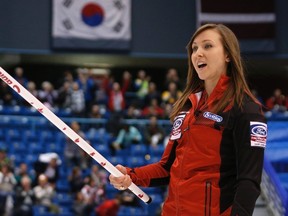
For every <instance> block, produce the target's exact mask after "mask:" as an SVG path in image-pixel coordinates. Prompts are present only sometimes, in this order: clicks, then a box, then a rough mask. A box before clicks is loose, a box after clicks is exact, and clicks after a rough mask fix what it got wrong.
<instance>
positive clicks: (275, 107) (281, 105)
mask: <svg viewBox="0 0 288 216" xmlns="http://www.w3.org/2000/svg"><path fill="white" fill-rule="evenodd" d="M266 107H267V108H268V109H269V110H271V111H277V112H283V111H286V110H287V107H288V100H287V98H286V97H285V95H284V94H282V91H281V89H279V88H277V89H275V90H274V92H273V95H272V96H271V97H269V98H268V99H267V100H266Z"/></svg>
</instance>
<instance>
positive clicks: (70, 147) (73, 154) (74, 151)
mask: <svg viewBox="0 0 288 216" xmlns="http://www.w3.org/2000/svg"><path fill="white" fill-rule="evenodd" d="M70 126H71V129H72V130H74V131H75V132H76V133H77V134H78V135H79V136H80V137H82V138H83V139H85V134H84V132H83V131H82V130H81V128H80V125H79V123H78V122H76V121H74V122H72V123H71V124H70ZM80 150H81V149H80V148H79V146H77V145H76V144H75V143H74V141H73V140H71V139H70V138H69V137H66V143H65V146H64V158H65V162H66V165H67V166H70V167H73V166H80V159H81V151H80Z"/></svg>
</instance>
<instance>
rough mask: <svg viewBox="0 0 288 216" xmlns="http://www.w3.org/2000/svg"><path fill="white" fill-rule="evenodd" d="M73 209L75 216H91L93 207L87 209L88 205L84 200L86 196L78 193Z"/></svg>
mask: <svg viewBox="0 0 288 216" xmlns="http://www.w3.org/2000/svg"><path fill="white" fill-rule="evenodd" d="M71 208H72V212H73V213H74V215H75V216H84V215H89V214H90V212H91V211H92V210H91V207H90V209H89V208H88V209H87V203H86V202H85V200H84V195H83V194H82V193H81V192H80V191H79V192H76V195H75V199H74V202H73V206H72V207H71ZM87 212H88V214H87Z"/></svg>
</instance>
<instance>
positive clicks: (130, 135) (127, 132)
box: [111, 124, 142, 154]
mask: <svg viewBox="0 0 288 216" xmlns="http://www.w3.org/2000/svg"><path fill="white" fill-rule="evenodd" d="M141 141H142V135H141V133H140V131H139V130H138V129H137V128H136V127H134V126H132V125H128V124H123V125H122V128H121V130H120V131H119V133H118V135H117V137H116V140H115V141H113V142H112V145H111V147H112V154H114V153H115V150H120V149H125V148H128V147H129V146H130V145H131V144H137V143H140V142H141Z"/></svg>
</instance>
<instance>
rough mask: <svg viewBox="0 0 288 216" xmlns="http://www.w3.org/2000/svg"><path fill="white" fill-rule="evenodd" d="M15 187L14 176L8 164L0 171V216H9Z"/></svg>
mask: <svg viewBox="0 0 288 216" xmlns="http://www.w3.org/2000/svg"><path fill="white" fill-rule="evenodd" d="M16 185H17V181H16V178H15V175H14V173H13V171H12V169H11V167H10V166H9V165H8V164H3V165H2V166H1V170H0V206H1V207H0V214H4V215H10V214H11V213H12V209H13V193H14V188H15V187H16Z"/></svg>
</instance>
